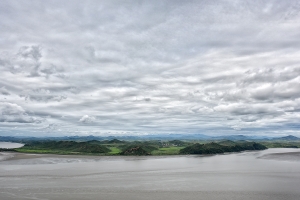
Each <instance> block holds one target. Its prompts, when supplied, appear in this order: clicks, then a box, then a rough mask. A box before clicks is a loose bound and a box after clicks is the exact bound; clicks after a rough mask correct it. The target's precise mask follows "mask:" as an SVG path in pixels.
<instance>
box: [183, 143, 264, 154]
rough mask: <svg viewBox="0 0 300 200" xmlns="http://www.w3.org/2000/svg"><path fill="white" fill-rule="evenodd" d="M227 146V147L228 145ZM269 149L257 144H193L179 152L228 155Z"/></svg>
mask: <svg viewBox="0 0 300 200" xmlns="http://www.w3.org/2000/svg"><path fill="white" fill-rule="evenodd" d="M226 144H227V145H226ZM264 149H267V147H265V146H264V145H262V144H259V143H256V142H242V143H235V142H232V141H230V142H228V141H227V142H226V143H225V144H224V142H221V144H220V143H215V142H211V143H207V144H199V143H196V144H193V145H190V146H188V147H186V148H183V149H181V150H180V151H179V153H181V154H217V153H226V152H240V151H245V150H264Z"/></svg>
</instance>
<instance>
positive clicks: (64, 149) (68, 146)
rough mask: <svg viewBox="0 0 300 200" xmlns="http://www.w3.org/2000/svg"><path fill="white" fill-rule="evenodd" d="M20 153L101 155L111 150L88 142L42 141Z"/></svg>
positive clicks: (26, 146) (33, 143)
mask: <svg viewBox="0 0 300 200" xmlns="http://www.w3.org/2000/svg"><path fill="white" fill-rule="evenodd" d="M15 150H16V151H18V152H26V153H55V154H82V153H86V154H101V153H108V152H110V150H109V149H108V148H107V147H105V146H102V145H96V144H90V143H88V142H74V141H42V142H37V141H34V142H31V143H28V144H25V145H24V146H23V147H21V148H17V149H15Z"/></svg>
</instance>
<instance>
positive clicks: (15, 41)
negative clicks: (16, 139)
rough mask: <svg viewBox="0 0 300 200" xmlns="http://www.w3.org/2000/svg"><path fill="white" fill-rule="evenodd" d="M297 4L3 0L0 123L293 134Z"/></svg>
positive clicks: (38, 129) (39, 130)
mask: <svg viewBox="0 0 300 200" xmlns="http://www.w3.org/2000/svg"><path fill="white" fill-rule="evenodd" d="M294 4H295V2H293V1H284V2H283V1H278V2H276V3H273V4H270V2H261V1H250V0H249V1H239V2H228V1H222V0H221V1H214V2H213V1H209V2H205V3H203V2H198V1H190V2H183V1H182V2H181V1H178V2H170V1H154V2H152V1H151V2H147V1H145V2H136V1H129V2H126V3H122V2H116V1H110V0H108V1H101V2H99V1H96V0H95V1H93V0H92V1H89V2H88V3H87V2H82V1H76V2H75V3H74V2H73V1H72V2H65V3H64V5H62V4H61V3H60V2H59V1H50V2H48V1H47V2H43V3H42V4H41V3H38V2H35V1H26V2H25V1H24V2H19V1H14V0H10V1H8V0H4V1H3V2H2V4H1V7H0V18H1V21H0V27H2V29H1V32H0V37H1V38H6V39H5V40H2V41H0V43H1V45H0V69H1V79H0V103H2V104H3V105H4V104H5V106H3V105H2V107H1V109H2V110H1V112H2V113H4V114H2V116H1V122H0V125H4V124H5V127H6V130H11V131H12V132H13V128H14V127H16V124H15V123H16V122H17V121H19V122H26V123H28V126H26V127H24V126H22V124H21V123H19V125H18V127H19V128H22V129H23V130H26V131H27V132H28V133H32V134H33V135H39V134H44V132H47V134H48V132H49V131H51V132H52V133H53V134H55V132H58V130H61V132H64V133H65V134H86V133H87V132H91V133H94V132H95V131H98V130H101V132H102V133H103V134H104V133H108V132H110V133H111V134H113V133H115V132H134V133H135V134H139V133H154V132H155V133H177V132H180V133H185V132H194V133H207V134H222V133H224V134H225V133H226V134H230V133H236V132H235V131H233V132H230V131H231V130H232V129H234V130H239V131H244V132H243V133H248V134H250V133H252V132H256V131H257V134H259V133H260V131H261V130H264V131H265V132H266V133H272V132H273V133H277V132H276V128H274V127H277V126H280V127H282V132H284V131H286V132H293V131H295V130H296V128H295V126H291V125H290V124H293V123H295V122H296V121H297V120H296V119H297V116H298V113H299V111H300V103H299V101H300V100H299V99H300V96H299V94H300V89H299V88H300V85H299V83H300V66H299V63H300V52H299V48H300V43H299V34H300V25H299V24H300V23H299V22H300V18H299V16H298V15H297V14H296V13H298V8H297V7H295V6H294ZM149 16H151V17H149ZM9 113H11V114H9ZM83 113H88V114H89V115H84V116H82V115H83ZM61 116H64V117H63V118H62V117H61ZM96 119H101V120H96ZM228 119H230V120H228ZM34 122H40V123H39V124H38V123H34ZM29 124H30V125H29ZM54 124H55V125H54ZM57 124H59V127H56V125H57ZM57 126H58V125H57ZM2 127H3V126H2ZM45 127H48V128H45ZM53 127H56V128H53ZM253 127H255V129H254V128H253ZM251 128H252V129H251ZM228 129H230V130H228ZM247 130H249V131H248V132H247ZM59 134H61V133H59Z"/></svg>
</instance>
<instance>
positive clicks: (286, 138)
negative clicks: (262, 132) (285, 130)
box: [274, 135, 300, 141]
mask: <svg viewBox="0 0 300 200" xmlns="http://www.w3.org/2000/svg"><path fill="white" fill-rule="evenodd" d="M274 139H275V140H289V141H294V140H300V138H298V137H295V136H293V135H288V136H284V137H280V138H274Z"/></svg>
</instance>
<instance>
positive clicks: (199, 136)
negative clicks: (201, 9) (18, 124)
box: [0, 134, 300, 143]
mask: <svg viewBox="0 0 300 200" xmlns="http://www.w3.org/2000/svg"><path fill="white" fill-rule="evenodd" d="M50 140H51V141H77V142H86V141H94V142H95V141H104V140H107V141H109V142H112V143H119V142H121V141H123V140H124V141H143V140H161V141H171V140H206V141H216V140H217V141H220V140H231V141H241V140H245V141H266V140H269V141H272V140H286V141H297V140H300V138H298V137H295V136H293V135H289V136H285V137H279V138H274V137H273V138H272V137H267V136H251V135H220V136H208V135H203V134H152V135H134V136H130V135H118V136H93V135H89V136H62V137H24V136H22V137H12V136H0V141H2V142H20V143H26V142H27V141H50Z"/></svg>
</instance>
